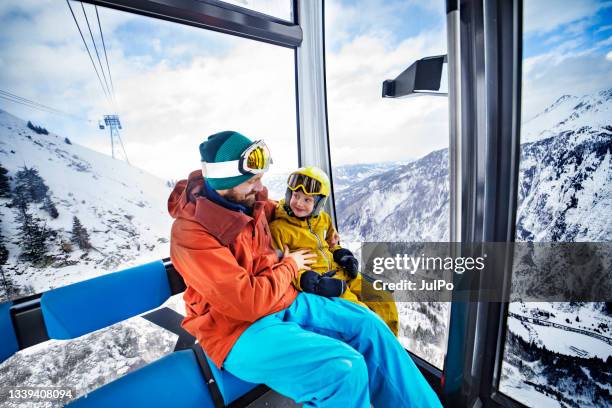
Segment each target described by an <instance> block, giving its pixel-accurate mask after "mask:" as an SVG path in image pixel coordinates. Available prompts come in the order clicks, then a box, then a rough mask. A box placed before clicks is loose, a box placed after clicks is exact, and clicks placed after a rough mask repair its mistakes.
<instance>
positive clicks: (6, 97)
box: [0, 94, 64, 116]
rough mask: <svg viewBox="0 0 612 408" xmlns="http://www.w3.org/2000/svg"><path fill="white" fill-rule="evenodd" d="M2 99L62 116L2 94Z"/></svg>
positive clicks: (0, 96) (0, 95)
mask: <svg viewBox="0 0 612 408" xmlns="http://www.w3.org/2000/svg"><path fill="white" fill-rule="evenodd" d="M0 99H2V100H5V101H8V102H13V103H16V104H19V105H23V106H26V107H28V108H32V109H37V110H39V111H42V112H45V113H51V114H54V115H60V114H59V113H57V112H54V111H52V110H49V109H45V108H42V107H40V106H36V105H33V104H30V103H27V102H24V101H20V100H18V99H13V98H10V97H8V96H5V95H2V94H0ZM61 116H64V115H61Z"/></svg>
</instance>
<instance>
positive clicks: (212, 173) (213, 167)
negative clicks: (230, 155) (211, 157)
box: [202, 160, 243, 178]
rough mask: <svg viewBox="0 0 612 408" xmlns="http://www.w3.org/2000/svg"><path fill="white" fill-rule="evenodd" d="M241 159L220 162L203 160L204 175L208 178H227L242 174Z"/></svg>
mask: <svg viewBox="0 0 612 408" xmlns="http://www.w3.org/2000/svg"><path fill="white" fill-rule="evenodd" d="M239 162H240V160H230V161H224V162H218V163H207V162H202V175H203V176H204V177H207V178H227V177H236V176H242V175H243V174H242V173H240V171H239V170H238V163H239Z"/></svg>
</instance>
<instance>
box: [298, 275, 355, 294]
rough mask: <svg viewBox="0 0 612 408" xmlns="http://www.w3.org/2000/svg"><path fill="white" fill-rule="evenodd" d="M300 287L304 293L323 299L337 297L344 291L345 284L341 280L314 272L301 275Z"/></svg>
mask: <svg viewBox="0 0 612 408" xmlns="http://www.w3.org/2000/svg"><path fill="white" fill-rule="evenodd" d="M326 275H327V276H326ZM300 286H301V288H302V290H303V291H304V292H306V293H314V294H316V295H320V296H325V297H338V296H341V295H342V294H343V293H344V291H345V290H346V282H344V281H343V280H340V279H336V278H332V277H330V276H329V273H326V274H324V275H319V274H318V273H316V272H315V271H306V272H304V273H302V276H301V277H300Z"/></svg>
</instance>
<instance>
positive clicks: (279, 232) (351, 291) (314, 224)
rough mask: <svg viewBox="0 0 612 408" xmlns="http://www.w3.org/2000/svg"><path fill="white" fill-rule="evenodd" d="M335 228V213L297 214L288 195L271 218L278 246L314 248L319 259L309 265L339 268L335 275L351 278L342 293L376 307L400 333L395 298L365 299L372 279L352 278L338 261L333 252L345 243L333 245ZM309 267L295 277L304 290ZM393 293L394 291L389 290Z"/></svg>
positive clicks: (323, 270)
mask: <svg viewBox="0 0 612 408" xmlns="http://www.w3.org/2000/svg"><path fill="white" fill-rule="evenodd" d="M335 231H336V229H335V228H334V225H333V223H332V221H331V217H330V216H329V214H327V213H326V212H325V211H321V212H320V213H319V215H317V216H315V217H308V218H305V219H301V218H298V217H294V216H291V215H289V214H287V211H286V210H285V200H284V199H283V200H281V201H279V203H278V204H277V206H276V209H275V211H274V218H273V221H272V222H270V233H271V235H272V240H273V241H274V244H275V245H276V247H277V248H278V249H280V250H283V248H284V247H285V246H287V247H288V248H289V250H290V251H296V250H298V249H310V250H312V251H314V252H315V253H316V255H317V258H316V262H315V263H313V264H311V265H309V266H308V268H309V270H313V271H315V272H317V273H319V274H324V273H326V272H329V271H332V270H335V271H336V274H335V275H334V276H333V277H334V278H337V279H341V280H343V281H345V282H347V289H346V291H345V292H344V293H343V294H342V296H340V297H341V298H342V299H346V300H349V301H351V302H354V303H357V304H359V305H361V306H364V307H368V308H369V309H371V310H373V311H374V312H375V313H376V314H378V315H379V316H380V317H381V318H382V319H383V320H384V321H385V322H386V323H387V325H388V326H389V328H390V329H391V330H392V331H393V333H394V334H395V335H397V332H398V326H399V321H398V315H397V308H396V307H395V303H394V302H393V298H392V297H390V298H389V299H386V300H384V299H383V300H382V301H380V302H366V303H363V302H361V300H360V298H361V296H360V293H361V290H362V284H368V283H367V282H366V281H362V276H361V274H359V275H358V276H357V278H355V279H353V280H350V278H349V276H348V275H347V274H346V272H345V271H344V269H343V268H342V267H341V266H340V265H338V264H337V263H336V262H334V255H333V253H334V252H335V251H336V250H338V249H340V248H341V246H340V245H336V246H333V247H330V246H329V244H328V242H327V239H328V238H330V237H331V236H333V234H334V232H335ZM305 271H306V269H303V270H301V271H299V272H298V276H297V278H296V279H294V280H293V284H294V286H295V287H296V288H297V289H298V290H300V291H301V290H302V288H301V287H300V278H301V276H302V273H304V272H305ZM389 296H391V295H390V294H389Z"/></svg>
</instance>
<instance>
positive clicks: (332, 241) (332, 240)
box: [326, 231, 340, 248]
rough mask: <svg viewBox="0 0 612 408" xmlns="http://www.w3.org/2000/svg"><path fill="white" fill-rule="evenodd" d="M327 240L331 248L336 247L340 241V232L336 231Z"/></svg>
mask: <svg viewBox="0 0 612 408" xmlns="http://www.w3.org/2000/svg"><path fill="white" fill-rule="evenodd" d="M326 241H327V245H329V247H330V248H331V247H335V246H336V245H338V244H339V243H340V234H338V232H337V231H334V233H333V234H332V235H331V237H327V239H326Z"/></svg>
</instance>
